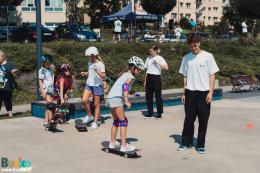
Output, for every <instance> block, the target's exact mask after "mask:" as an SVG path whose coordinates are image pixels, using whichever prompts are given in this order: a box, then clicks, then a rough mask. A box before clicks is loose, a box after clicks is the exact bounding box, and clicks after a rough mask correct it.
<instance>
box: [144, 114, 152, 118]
mask: <svg viewBox="0 0 260 173" xmlns="http://www.w3.org/2000/svg"><path fill="white" fill-rule="evenodd" d="M151 117H152V115H151V114H145V115H144V118H151Z"/></svg>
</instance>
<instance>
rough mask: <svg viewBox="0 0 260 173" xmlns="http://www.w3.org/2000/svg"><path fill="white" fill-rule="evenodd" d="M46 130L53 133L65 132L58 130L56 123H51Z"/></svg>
mask: <svg viewBox="0 0 260 173" xmlns="http://www.w3.org/2000/svg"><path fill="white" fill-rule="evenodd" d="M45 130H47V131H51V132H53V133H56V132H63V131H62V130H59V129H57V123H56V122H50V123H49V124H47V126H46V127H45Z"/></svg>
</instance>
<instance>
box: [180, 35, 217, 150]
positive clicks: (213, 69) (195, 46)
mask: <svg viewBox="0 0 260 173" xmlns="http://www.w3.org/2000/svg"><path fill="white" fill-rule="evenodd" d="M200 42H201V39H200V37H199V36H198V35H196V34H192V35H191V37H190V38H189V40H188V44H189V47H190V50H191V52H190V53H189V54H187V55H185V56H184V58H183V60H182V64H181V67H180V71H179V72H180V73H181V74H182V75H183V76H184V93H183V96H182V102H183V103H184V107H185V114H186V116H185V120H184V127H183V131H182V144H181V145H180V146H179V148H178V150H179V151H182V150H184V149H186V148H190V147H192V146H193V135H194V122H195V120H196V117H197V116H198V120H199V130H198V137H197V146H196V149H197V151H198V152H199V153H201V154H205V153H206V150H205V138H206V131H207V125H208V119H209V115H210V103H211V101H212V98H213V90H214V82H215V73H217V72H218V71H219V68H218V66H217V64H216V62H215V59H214V57H213V55H212V54H211V53H209V52H206V51H204V50H202V49H201V48H200Z"/></svg>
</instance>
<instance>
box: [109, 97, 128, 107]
mask: <svg viewBox="0 0 260 173" xmlns="http://www.w3.org/2000/svg"><path fill="white" fill-rule="evenodd" d="M106 106H108V107H110V108H117V107H123V106H124V103H123V98H121V97H114V98H108V99H107V100H106Z"/></svg>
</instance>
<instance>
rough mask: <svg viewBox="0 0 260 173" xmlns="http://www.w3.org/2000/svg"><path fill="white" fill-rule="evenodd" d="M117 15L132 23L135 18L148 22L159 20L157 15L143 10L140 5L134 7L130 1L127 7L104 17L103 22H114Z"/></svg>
mask: <svg viewBox="0 0 260 173" xmlns="http://www.w3.org/2000/svg"><path fill="white" fill-rule="evenodd" d="M117 17H119V18H120V20H121V21H122V22H127V23H130V22H132V21H133V20H137V21H146V22H152V21H158V16H157V15H152V14H148V13H147V12H146V11H144V10H142V8H141V7H140V6H139V8H138V7H136V8H134V6H133V3H129V4H128V5H127V6H126V7H124V8H123V9H121V10H120V11H118V12H116V13H114V14H111V15H108V16H104V17H102V22H103V23H108V22H114V21H115V20H116V19H117Z"/></svg>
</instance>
